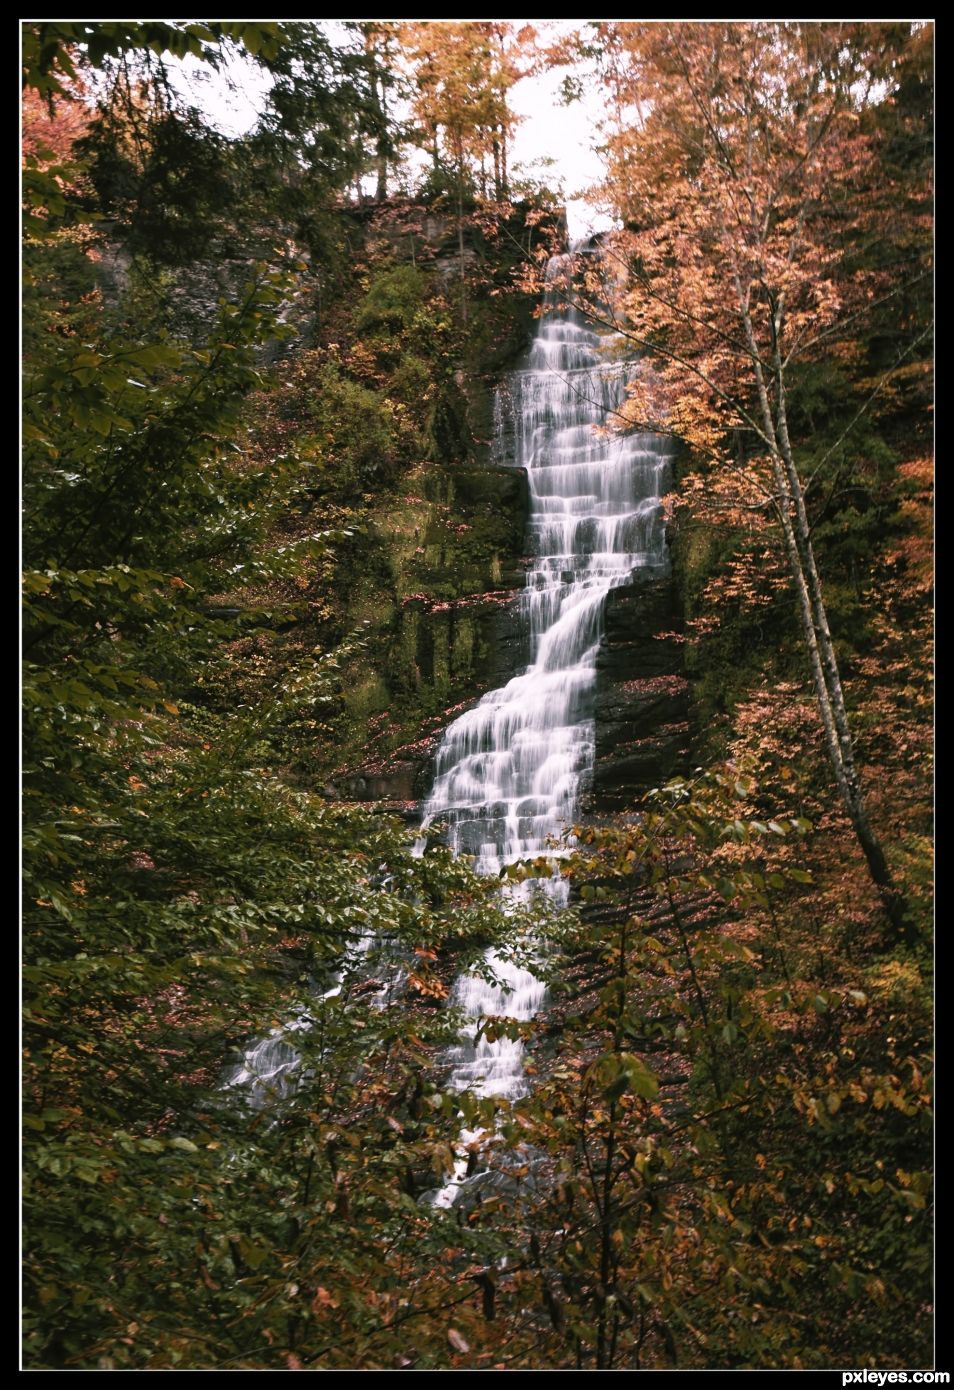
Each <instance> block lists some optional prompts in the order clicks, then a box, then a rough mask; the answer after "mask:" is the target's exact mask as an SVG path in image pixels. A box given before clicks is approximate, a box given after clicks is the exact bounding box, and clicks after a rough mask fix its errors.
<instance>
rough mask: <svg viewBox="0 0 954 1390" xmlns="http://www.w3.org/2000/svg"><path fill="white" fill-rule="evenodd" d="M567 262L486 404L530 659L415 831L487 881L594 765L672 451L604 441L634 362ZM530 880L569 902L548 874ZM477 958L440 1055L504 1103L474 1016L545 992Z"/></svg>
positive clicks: (530, 1009)
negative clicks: (622, 589)
mask: <svg viewBox="0 0 954 1390" xmlns="http://www.w3.org/2000/svg"><path fill="white" fill-rule="evenodd" d="M573 264H574V256H573V254H571V255H570V256H556V257H553V258H552V260H551V261H550V264H549V266H548V270H547V279H548V282H549V284H550V288H549V289H548V292H547V296H546V299H545V301H544V314H543V317H542V318H541V321H540V327H539V329H538V332H537V335H536V338H535V340H534V342H533V345H532V347H531V350H530V356H529V364H528V366H527V368H526V369H524V370H522V371H517V372H514V373H512V374H511V377H510V379H509V382H508V386H509V393H501V394H499V395H498V427H497V435H498V442H499V440H500V438H501V437H502V426H503V418H502V417H503V412H504V410H505V409H506V407H505V405H504V404H503V402H504V401H505V399H506V396H507V394H509V399H510V402H511V405H510V410H511V412H512V424H513V429H514V436H515V452H514V463H515V464H516V465H517V466H518V467H522V468H526V470H527V474H528V478H529V485H530V515H529V547H528V548H529V549H530V551H531V554H532V556H533V560H532V563H531V566H530V569H529V571H528V573H527V582H526V587H525V589H524V591H523V594H522V596H521V613H522V618H523V621H524V622H525V623H526V625H527V629H528V632H529V637H530V656H531V659H530V664H529V666H528V667H527V669H526V670H525V671H524V672H523V673H522V674H521V675H519V676H515V677H514V678H513V679H512V680H511V681H509V682H508V683H507V684H506V685H505V686H503V687H502V688H501V689H499V690H493V691H491V692H489V693H488V694H486V695H484V696H483V698H482V699H481V700H480V702H479V703H478V704H477V705H476V706H475V707H474V708H473V709H471V710H468V712H467V713H466V714H464V715H462V716H461V717H460V718H459V719H457V720H455V721H454V723H453V724H451V725H450V727H449V728H448V729H447V731H446V733H445V734H444V737H443V740H442V742H441V745H440V748H439V750H438V753H437V766H436V773H435V780H434V785H433V789H432V791H431V794H430V797H429V798H428V800H427V803H426V805H425V807H424V824H425V825H427V824H429V823H431V822H433V821H440V822H443V823H445V824H446V825H447V827H448V832H447V834H448V842H449V844H450V845H451V847H452V848H453V850H454V851H455V852H457V853H463V854H469V855H472V856H474V859H475V867H476V868H477V870H478V872H481V873H487V874H491V873H497V872H498V871H499V870H500V868H501V867H502V866H503V865H505V864H509V863H513V862H514V861H515V860H518V859H523V858H527V857H529V856H537V855H540V854H541V853H545V852H546V851H547V849H548V844H551V845H552V842H553V841H554V839H555V838H556V837H559V836H560V835H561V834H562V833H563V831H564V829H565V827H566V826H567V824H568V823H570V822H571V821H572V819H573V816H574V814H575V812H576V807H577V804H578V801H579V797H580V793H581V791H583V790H584V789H585V787H586V785H587V782H588V780H589V778H590V777H591V775H592V770H593V757H594V723H593V704H594V694H595V687H596V657H597V652H598V650H599V644H600V637H601V634H602V620H603V606H604V600H605V598H606V595H607V594H608V592H609V591H610V589H612V588H613V587H614V586H616V585H618V584H622V583H624V582H625V581H626V579H627V578H628V577H629V575H630V574H631V573H632V571H633V570H634V569H635V568H637V567H638V566H644V565H653V566H655V567H658V566H660V564H663V563H665V535H664V528H663V523H662V516H661V507H660V498H661V496H662V494H663V492H664V491H665V488H666V482H667V474H668V469H669V464H670V461H671V456H672V450H671V447H670V446H669V445H668V443H667V441H666V440H664V439H661V438H660V437H659V436H657V435H652V434H628V435H619V434H612V433H609V432H606V430H605V426H606V425H607V423H608V422H609V421H610V420H611V419H612V416H613V412H614V411H616V410H618V409H619V407H620V405H621V404H622V402H623V401H624V399H625V397H626V383H627V380H628V379H629V378H630V376H631V374H632V371H633V364H632V363H631V362H630V363H626V362H621V361H619V360H616V361H613V360H611V359H610V357H609V356H608V354H609V353H610V352H612V350H613V348H614V345H615V344H614V341H613V339H612V338H610V337H607V336H601V335H599V334H598V333H596V332H594V331H593V330H592V329H590V328H588V327H587V326H586V325H585V323H584V322H583V321H582V317H581V315H580V313H579V311H578V310H577V309H575V308H572V307H567V306H566V303H565V299H566V291H567V280H568V278H569V277H570V276H571V275H572V271H573ZM561 300H562V301H564V302H562V303H561V302H560V301H561ZM550 852H551V853H552V849H551V851H550ZM541 882H542V887H543V891H545V892H546V893H547V894H548V895H549V896H550V897H551V898H553V899H556V901H557V902H560V901H565V896H566V891H567V888H566V884H565V883H564V881H563V880H562V879H561V878H560V877H559V876H558V875H554V877H553V878H552V879H545V880H542V881H541ZM487 963H488V965H489V966H490V967H491V969H492V971H493V973H494V974H495V975H496V977H497V979H498V981H499V983H498V984H496V985H494V984H489V983H487V982H486V981H485V980H482V979H480V978H478V977H476V976H470V975H468V976H464V977H463V978H462V979H460V980H459V981H458V982H457V985H456V987H455V1000H454V1002H455V1003H456V1004H457V1005H458V1006H459V1007H460V1008H461V1009H462V1010H463V1012H464V1013H465V1014H466V1015H467V1017H468V1018H469V1019H471V1020H473V1022H472V1023H471V1024H470V1025H469V1026H468V1028H467V1030H466V1033H465V1037H464V1039H463V1040H462V1042H461V1045H460V1047H458V1048H457V1049H455V1055H454V1056H453V1057H452V1058H451V1061H452V1063H453V1072H452V1075H451V1078H450V1082H449V1084H450V1086H451V1087H452V1088H454V1089H457V1090H462V1089H464V1088H465V1087H466V1088H469V1089H471V1090H474V1091H475V1092H477V1093H478V1094H482V1095H498V1096H506V1097H509V1098H511V1099H515V1098H517V1097H519V1096H521V1095H523V1094H525V1092H526V1089H527V1084H526V1080H525V1078H524V1071H523V1045H522V1043H520V1042H519V1041H514V1040H511V1039H506V1038H501V1039H498V1040H497V1041H495V1042H488V1041H487V1040H486V1039H485V1038H481V1039H480V1041H479V1042H478V1043H477V1044H476V1045H474V1043H473V1041H472V1039H473V1036H474V1034H475V1032H476V1029H477V1020H478V1019H479V1018H481V1017H482V1016H488V1015H506V1016H509V1017H511V1018H516V1019H530V1018H532V1017H533V1015H534V1014H535V1013H536V1012H537V1011H538V1010H539V1009H540V1008H541V1007H542V1005H543V1003H544V999H545V987H544V985H543V984H542V983H541V982H540V981H539V980H538V979H536V977H535V976H534V975H532V974H531V973H530V972H529V971H526V970H522V969H520V968H518V967H517V966H515V965H513V964H512V963H511V962H509V961H505V960H500V959H499V958H498V957H497V956H496V954H495V953H494V952H489V953H488V956H487ZM464 1137H465V1142H468V1141H469V1140H472V1139H473V1137H474V1136H467V1135H466V1134H465V1136H464ZM465 1166H466V1164H465V1162H464V1160H461V1163H460V1164H459V1165H458V1171H457V1173H456V1174H455V1177H454V1179H453V1180H452V1181H451V1182H449V1183H448V1184H447V1186H446V1187H444V1188H443V1189H442V1190H441V1192H440V1193H439V1194H438V1195H437V1197H436V1202H435V1204H436V1205H439V1206H450V1205H451V1204H452V1203H453V1202H454V1200H455V1198H456V1196H457V1194H458V1192H459V1189H460V1184H461V1181H462V1173H463V1170H464V1168H465Z"/></svg>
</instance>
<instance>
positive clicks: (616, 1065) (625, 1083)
mask: <svg viewBox="0 0 954 1390" xmlns="http://www.w3.org/2000/svg"><path fill="white" fill-rule="evenodd" d="M594 1066H595V1069H596V1075H597V1076H598V1078H599V1081H600V1085H601V1086H602V1088H603V1089H602V1092H601V1094H602V1095H603V1098H604V1099H605V1100H619V1099H620V1097H621V1096H623V1095H626V1094H630V1095H634V1096H638V1097H639V1098H640V1099H641V1100H655V1099H656V1097H657V1096H658V1095H659V1082H658V1080H657V1078H656V1077H655V1076H654V1075H653V1073H652V1072H651V1071H650V1070H649V1068H648V1067H647V1066H645V1065H644V1063H643V1062H641V1061H640V1059H639V1058H638V1057H634V1056H633V1054H632V1053H630V1052H619V1053H608V1054H606V1056H604V1057H601V1058H600V1059H599V1060H598V1061H597V1062H596V1063H595V1064H594Z"/></svg>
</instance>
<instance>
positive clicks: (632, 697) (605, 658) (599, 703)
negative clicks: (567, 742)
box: [592, 566, 689, 811]
mask: <svg viewBox="0 0 954 1390" xmlns="http://www.w3.org/2000/svg"><path fill="white" fill-rule="evenodd" d="M681 626H682V619H681V614H680V611H679V603H678V590H677V586H676V583H675V581H674V579H673V576H672V574H671V572H670V571H669V568H668V566H659V567H658V568H656V569H645V570H637V571H636V572H635V573H634V575H633V577H632V579H631V580H630V582H629V583H628V584H626V585H624V586H621V587H620V588H618V589H612V590H610V593H609V595H608V597H607V600H606V607H605V609H604V636H603V642H602V645H601V648H600V653H599V656H598V658H597V685H596V705H595V710H594V715H595V721H596V757H595V766H594V770H593V788H592V805H593V809H594V810H597V811H615V810H623V809H624V808H626V807H628V806H630V805H632V804H633V802H634V801H635V800H636V799H638V797H639V796H640V795H641V794H642V793H643V792H645V791H647V790H648V789H649V788H650V787H654V786H658V785H659V784H660V783H661V782H664V781H665V780H666V779H667V777H670V776H672V775H673V774H674V773H676V772H677V771H678V770H680V768H681V767H682V766H683V764H684V762H685V758H686V755H687V751H688V749H687V744H688V736H689V724H688V714H689V682H688V681H687V680H686V678H685V675H684V671H683V657H682V650H683V649H682V643H681V641H680V637H681V633H680V629H681Z"/></svg>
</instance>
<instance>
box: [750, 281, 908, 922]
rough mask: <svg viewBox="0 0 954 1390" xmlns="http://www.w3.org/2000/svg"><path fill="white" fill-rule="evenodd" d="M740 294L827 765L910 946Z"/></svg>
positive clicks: (788, 454) (792, 470) (781, 430)
mask: <svg viewBox="0 0 954 1390" xmlns="http://www.w3.org/2000/svg"><path fill="white" fill-rule="evenodd" d="M736 293H737V295H738V300H739V309H740V313H741V316H742V322H743V326H744V328H745V335H746V341H747V343H748V348H749V352H750V354H751V356H752V365H753V370H754V372H755V380H756V386H757V388H758V396H759V406H760V409H761V413H762V426H763V430H764V435H765V441H766V443H767V444H768V446H769V450H770V453H771V459H772V473H773V477H774V479H775V485H776V489H777V491H778V516H779V520H780V522H781V525H782V534H783V537H784V540H785V554H786V558H787V560H788V567H789V573H790V574H791V577H792V582H793V583H794V585H795V594H796V600H797V603H798V614H799V618H800V620H801V626H802V633H803V635H804V638H805V645H806V647H807V648H808V655H809V661H810V664H811V669H812V680H813V683H814V686H815V695H816V698H817V700H818V709H819V713H820V715H821V720H822V725H823V727H824V730H825V747H826V751H827V753H828V760H829V762H830V763H831V767H832V771H833V772H834V775H835V783H836V785H837V787H838V793H839V795H840V797H841V801H842V805H843V806H844V808H845V811H846V813H847V815H848V819H849V820H850V821H851V825H852V829H853V830H854V832H855V838H856V839H857V841H858V844H859V845H860V847H861V851H862V853H863V854H864V857H865V862H866V864H867V865H868V872H869V874H870V875H871V880H872V882H873V883H874V885H875V887H876V888H877V889H878V895H879V897H880V898H881V903H882V906H883V907H884V910H885V914H886V916H887V918H888V921H889V922H890V923H891V926H892V928H893V929H894V931H895V934H896V935H897V936H903V937H905V938H908V939H910V927H909V924H908V922H907V914H906V911H905V902H904V897H903V895H902V894H901V893H900V892H899V891H898V889H897V887H896V885H895V883H894V881H893V879H892V876H891V870H890V869H889V867H888V862H887V859H886V857H885V853H884V849H883V848H882V846H881V842H880V841H879V839H878V837H877V835H876V834H875V831H874V829H873V827H872V825H871V822H870V821H869V819H868V814H867V811H866V809H865V803H864V795H863V793H862V790H861V782H860V779H859V777H858V771H857V768H856V767H855V759H854V746H853V744H852V739H851V731H850V729H849V727H848V715H847V711H846V709H845V702H844V693H843V691H842V685H841V675H840V673H839V670H838V661H837V658H836V656H835V648H834V644H833V643H832V640H831V630H830V628H829V626H828V614H827V611H826V609H825V602H824V598H823V595H822V590H821V579H820V577H819V574H818V568H817V566H816V564H815V554H814V550H813V547H812V543H811V528H810V527H809V524H808V513H807V511H806V508H805V495H804V492H803V491H802V484H801V479H800V478H799V476H798V471H797V469H796V467H795V461H794V456H793V454H792V448H791V441H790V439H789V436H788V421H787V417H786V413H785V394H784V387H783V381H782V371H781V362H780V358H779V349H778V345H777V343H776V347H775V365H776V380H777V385H778V395H779V400H778V418H777V421H776V417H775V416H774V415H773V413H772V407H771V403H770V401H769V396H768V388H767V386H766V382H765V374H764V372H763V370H762V360H761V357H760V355H759V351H758V344H757V342H756V338H755V330H754V328H753V326H752V319H751V317H750V314H749V311H748V305H747V303H746V299H745V296H744V294H743V292H742V287H741V284H740V282H739V280H738V278H736Z"/></svg>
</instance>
